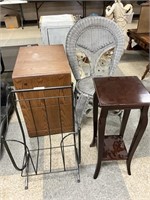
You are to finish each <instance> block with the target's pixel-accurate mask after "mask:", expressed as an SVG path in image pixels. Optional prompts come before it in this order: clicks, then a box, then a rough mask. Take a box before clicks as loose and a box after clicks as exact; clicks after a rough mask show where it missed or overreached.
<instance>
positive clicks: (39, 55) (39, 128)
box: [12, 45, 73, 137]
mask: <svg viewBox="0 0 150 200" xmlns="http://www.w3.org/2000/svg"><path fill="white" fill-rule="evenodd" d="M12 79H13V83H14V86H15V88H16V89H17V90H19V89H32V88H35V87H56V86H68V85H71V70H70V66H69V63H68V60H67V57H66V55H65V51H64V48H63V45H50V46H34V47H21V48H20V49H19V53H18V57H17V60H16V64H15V67H14V71H13V75H12ZM70 94H71V90H65V89H61V90H51V91H42V92H38V91H37V92H30V93H19V94H18V97H19V99H20V100H25V99H29V98H30V99H31V98H32V99H33V98H35V100H34V101H32V102H31V103H30V104H29V102H28V101H26V102H25V101H21V102H20V104H21V108H22V112H23V115H24V118H25V122H26V126H27V129H28V133H29V136H30V137H33V136H36V135H37V134H38V135H46V134H49V133H48V130H49V127H48V126H49V124H50V132H51V134H53V133H60V132H61V131H63V132H69V131H73V124H72V122H73V119H72V101H71V99H67V98H66V99H65V98H64V99H63V100H62V101H61V102H59V103H58V100H57V99H49V100H48V101H47V102H46V104H48V106H47V109H48V110H47V112H46V111H45V107H44V104H43V102H42V100H41V101H40V100H36V99H37V98H39V97H41V98H42V97H43V98H46V97H57V96H60V95H61V96H66V95H70ZM70 97H71V95H70ZM59 107H60V108H61V110H60V111H61V114H62V116H60V113H59ZM31 108H32V109H31ZM46 113H48V114H46ZM32 115H33V116H34V117H32ZM47 117H48V120H49V123H47ZM60 117H62V118H63V119H62V121H63V125H62V127H61V124H60ZM34 124H36V127H35V125H34Z"/></svg>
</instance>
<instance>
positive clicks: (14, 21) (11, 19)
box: [4, 15, 20, 29]
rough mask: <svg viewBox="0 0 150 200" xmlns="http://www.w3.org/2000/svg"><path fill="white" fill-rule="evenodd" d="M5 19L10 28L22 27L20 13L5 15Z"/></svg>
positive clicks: (7, 26)
mask: <svg viewBox="0 0 150 200" xmlns="http://www.w3.org/2000/svg"><path fill="white" fill-rule="evenodd" d="M4 20H5V25H6V28H8V29H13V28H19V27H20V18H19V16H18V15H5V16H4Z"/></svg>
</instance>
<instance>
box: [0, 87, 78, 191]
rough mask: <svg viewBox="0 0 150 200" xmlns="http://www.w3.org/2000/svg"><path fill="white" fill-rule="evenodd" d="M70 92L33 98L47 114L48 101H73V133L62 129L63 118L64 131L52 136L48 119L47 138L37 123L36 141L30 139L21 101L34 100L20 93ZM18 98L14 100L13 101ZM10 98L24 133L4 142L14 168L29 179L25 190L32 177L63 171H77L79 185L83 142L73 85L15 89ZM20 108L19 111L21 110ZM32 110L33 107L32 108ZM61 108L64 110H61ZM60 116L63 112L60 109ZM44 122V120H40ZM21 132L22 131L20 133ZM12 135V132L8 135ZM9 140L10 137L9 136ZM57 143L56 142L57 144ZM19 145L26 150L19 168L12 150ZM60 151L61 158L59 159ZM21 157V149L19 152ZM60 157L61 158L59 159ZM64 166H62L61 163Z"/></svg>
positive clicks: (34, 138)
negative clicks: (20, 97) (74, 103)
mask: <svg viewBox="0 0 150 200" xmlns="http://www.w3.org/2000/svg"><path fill="white" fill-rule="evenodd" d="M61 89H62V90H63V89H65V90H71V94H70V95H65V96H64V95H63V96H61V95H60V96H55V97H43V96H44V95H43V96H42V97H38V98H36V99H35V98H34V100H38V101H40V102H42V105H44V108H45V112H47V111H48V109H47V107H48V106H49V105H48V103H47V102H48V100H49V99H51V98H53V99H55V100H57V101H58V102H60V101H61V100H62V99H67V98H69V99H71V102H72V114H73V131H71V132H69V133H68V132H67V133H66V132H63V128H62V124H63V122H62V119H61V117H60V124H61V132H60V133H59V134H52V133H51V129H50V124H49V123H50V122H49V119H48V115H47V113H46V116H47V123H48V127H49V130H48V134H47V135H45V136H40V135H39V132H38V130H37V127H36V123H34V126H35V129H36V130H37V132H36V136H35V137H33V138H30V137H28V132H27V131H26V129H25V127H24V118H23V117H22V116H21V115H22V113H21V108H20V105H21V103H22V101H23V102H24V103H27V102H28V104H29V105H32V103H31V102H32V101H33V98H28V99H19V98H18V96H19V94H23V93H30V94H31V93H34V92H43V93H44V92H47V91H50V90H61ZM14 96H15V98H14ZM8 99H10V100H11V101H12V102H13V105H14V108H15V113H14V114H16V117H17V120H18V122H19V123H18V129H17V130H18V133H15V134H16V135H17V134H18V136H19V138H20V135H19V131H20V132H21V138H22V139H13V138H12V139H8V138H3V139H2V142H3V144H4V146H5V149H6V151H7V153H8V155H9V158H10V160H11V162H12V164H13V166H14V167H15V169H17V170H19V171H21V176H23V177H26V183H25V189H28V184H29V176H34V175H40V174H49V173H56V172H64V171H73V170H76V171H77V182H80V173H79V164H80V160H81V141H80V139H81V138H80V129H78V128H76V126H75V120H74V119H75V117H74V115H75V114H74V105H73V102H74V101H73V92H72V86H65V87H49V88H36V89H35V88H34V89H24V90H13V91H12V92H11V93H10V95H9V97H8ZM19 109H20V110H19ZM30 109H31V110H32V106H31V108H30ZM59 109H61V108H60V107H59ZM59 112H60V113H61V112H62V111H61V110H59ZM34 118H35V115H32V119H33V121H35V119H34ZM41 123H42V121H41ZM19 129H20V130H19ZM75 129H76V130H75ZM7 135H9V132H8V134H7ZM9 137H10V136H9ZM56 141H57V142H58V143H57V142H56ZM15 144H19V145H21V146H22V147H23V155H24V156H23V157H22V166H21V167H18V164H17V162H16V160H15V156H14V155H13V153H12V151H11V145H13V146H14V145H15ZM58 152H59V154H60V155H59V156H60V157H59V156H58ZM17 153H18V155H19V153H20V152H19V150H18V151H17ZM57 156H58V158H57ZM70 160H71V161H73V164H72V163H71V164H70ZM61 163H62V164H61Z"/></svg>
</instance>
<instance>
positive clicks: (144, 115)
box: [127, 106, 149, 175]
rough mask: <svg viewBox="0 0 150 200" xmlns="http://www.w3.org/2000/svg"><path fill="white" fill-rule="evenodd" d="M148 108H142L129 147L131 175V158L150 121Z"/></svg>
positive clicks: (129, 171)
mask: <svg viewBox="0 0 150 200" xmlns="http://www.w3.org/2000/svg"><path fill="white" fill-rule="evenodd" d="M148 108H149V107H148V106H146V107H143V108H142V109H141V116H140V120H139V123H138V127H137V129H136V132H135V135H134V138H133V140H132V143H131V146H130V149H129V153H128V158H127V171H128V174H129V175H131V169H130V165H131V160H132V157H133V154H134V152H135V150H136V148H137V146H138V144H139V142H140V140H141V138H142V136H143V134H144V131H145V129H146V126H147V123H148Z"/></svg>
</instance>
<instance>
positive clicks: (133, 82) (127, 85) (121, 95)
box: [93, 76, 150, 109]
mask: <svg viewBox="0 0 150 200" xmlns="http://www.w3.org/2000/svg"><path fill="white" fill-rule="evenodd" d="M93 82H94V87H95V90H96V94H97V98H98V101H99V105H100V107H109V108H116V107H117V108H118V109H119V108H127V107H130V108H139V107H140V106H144V105H150V94H149V92H148V91H147V89H146V88H145V87H144V85H143V84H142V82H141V81H140V79H139V78H138V77H136V76H121V77H95V78H93Z"/></svg>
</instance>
